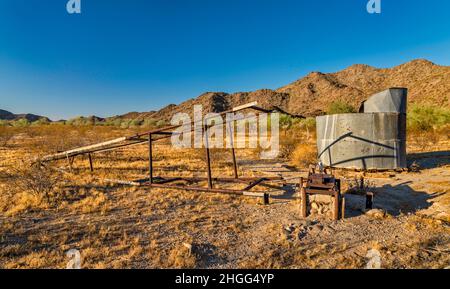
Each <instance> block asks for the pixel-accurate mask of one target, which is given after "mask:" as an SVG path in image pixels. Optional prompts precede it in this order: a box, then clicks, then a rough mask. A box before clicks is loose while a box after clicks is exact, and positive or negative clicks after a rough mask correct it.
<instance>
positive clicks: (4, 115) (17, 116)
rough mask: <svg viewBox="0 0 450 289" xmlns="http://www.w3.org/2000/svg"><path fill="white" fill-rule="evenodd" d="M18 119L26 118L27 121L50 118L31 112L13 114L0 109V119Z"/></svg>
mask: <svg viewBox="0 0 450 289" xmlns="http://www.w3.org/2000/svg"><path fill="white" fill-rule="evenodd" d="M19 119H26V120H28V121H29V122H34V121H37V120H45V121H48V122H50V119H48V118H47V117H45V116H40V115H35V114H31V113H24V114H14V113H12V112H9V111H7V110H2V109H0V120H19Z"/></svg>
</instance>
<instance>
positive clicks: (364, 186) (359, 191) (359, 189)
mask: <svg viewBox="0 0 450 289" xmlns="http://www.w3.org/2000/svg"><path fill="white" fill-rule="evenodd" d="M347 185H348V188H347V191H346V193H347V194H354V195H365V194H366V193H367V192H373V189H374V188H375V183H374V182H373V181H370V180H367V179H364V178H362V177H361V178H358V177H354V178H353V179H350V180H349V181H348V183H347Z"/></svg>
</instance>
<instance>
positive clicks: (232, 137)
mask: <svg viewBox="0 0 450 289" xmlns="http://www.w3.org/2000/svg"><path fill="white" fill-rule="evenodd" d="M232 124H233V126H234V120H233V122H232ZM228 130H229V134H230V145H231V155H232V157H233V171H234V178H235V179H237V178H239V176H238V171H237V163H236V153H235V151H234V130H233V129H232V127H231V124H230V125H229V126H228Z"/></svg>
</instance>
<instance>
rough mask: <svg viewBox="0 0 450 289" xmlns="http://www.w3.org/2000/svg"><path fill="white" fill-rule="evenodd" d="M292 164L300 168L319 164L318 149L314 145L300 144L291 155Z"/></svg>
mask: <svg viewBox="0 0 450 289" xmlns="http://www.w3.org/2000/svg"><path fill="white" fill-rule="evenodd" d="M291 163H292V164H293V165H294V166H298V167H308V166H309V165H313V164H316V163H317V148H316V146H315V145H313V144H304V143H302V144H298V145H297V146H296V147H295V149H294V150H293V152H292V154H291Z"/></svg>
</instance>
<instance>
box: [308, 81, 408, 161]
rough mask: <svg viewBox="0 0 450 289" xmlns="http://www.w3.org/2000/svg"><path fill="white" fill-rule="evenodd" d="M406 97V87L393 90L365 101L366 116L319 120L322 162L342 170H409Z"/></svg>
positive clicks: (321, 117)
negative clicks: (407, 163)
mask: <svg viewBox="0 0 450 289" xmlns="http://www.w3.org/2000/svg"><path fill="white" fill-rule="evenodd" d="M406 97H407V90H406V89H405V88H391V89H388V90H385V91H382V92H380V93H377V94H375V95H373V96H372V97H370V98H369V99H368V100H367V101H366V102H364V103H363V105H362V106H361V107H362V110H363V111H364V113H349V114H335V115H325V116H320V117H317V119H316V122H317V147H318V152H319V159H320V160H321V162H322V163H323V164H324V165H326V166H331V167H339V168H353V169H398V168H405V167H406Z"/></svg>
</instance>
